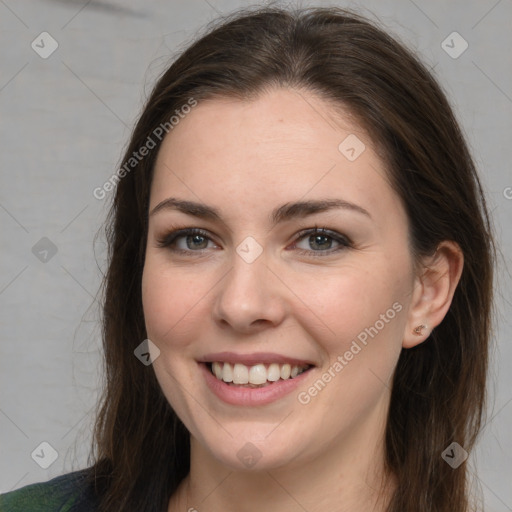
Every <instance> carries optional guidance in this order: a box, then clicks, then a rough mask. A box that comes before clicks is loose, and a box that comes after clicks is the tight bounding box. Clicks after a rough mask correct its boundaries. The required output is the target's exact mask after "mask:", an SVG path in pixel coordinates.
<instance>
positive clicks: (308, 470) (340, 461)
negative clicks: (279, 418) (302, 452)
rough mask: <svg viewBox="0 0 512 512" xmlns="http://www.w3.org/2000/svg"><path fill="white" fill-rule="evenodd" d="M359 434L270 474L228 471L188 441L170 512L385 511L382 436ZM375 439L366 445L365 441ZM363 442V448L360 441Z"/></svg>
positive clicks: (388, 483)
mask: <svg viewBox="0 0 512 512" xmlns="http://www.w3.org/2000/svg"><path fill="white" fill-rule="evenodd" d="M363 430H364V431H363V432H361V431H360V432H358V434H357V436H356V437H357V438H358V439H352V440H350V441H349V442H346V443H343V446H344V447H343V449H340V447H339V443H338V445H336V446H333V445H326V446H325V450H324V451H323V453H322V454H320V456H318V457H316V458H315V459H313V460H301V461H300V462H298V461H294V462H291V463H289V464H286V465H285V466H282V467H280V468H273V469H269V470H260V471H255V470H250V471H238V470H232V469H230V468H228V467H226V466H224V465H223V464H221V463H220V462H219V461H218V460H217V459H214V458H213V457H212V456H211V454H210V453H209V452H206V451H205V450H204V449H203V447H202V446H201V445H200V444H199V443H198V442H197V441H196V440H195V439H193V438H192V440H191V469H190V473H189V475H188V476H187V477H186V478H185V479H184V480H183V481H182V483H181V485H180V487H179V488H178V490H177V491H176V493H174V495H173V496H172V497H171V500H170V502H169V509H168V510H169V512H171V511H172V512H177V511H179V512H181V511H183V512H194V510H197V511H199V510H208V511H210V512H231V511H235V510H236V511H237V512H259V511H261V510H279V511H280V512H292V511H293V512H296V511H297V510H307V511H308V512H320V511H322V512H323V511H325V510H336V511H337V512H348V511H350V512H363V511H364V512H368V511H372V512H384V511H385V510H386V505H387V504H388V501H389V499H390V498H391V494H392V492H393V491H394V489H395V487H396V482H395V480H394V477H393V476H390V475H387V474H386V472H385V469H384V468H385V465H384V452H383V446H384V443H383V435H382V434H381V435H379V436H375V437H371V436H369V434H375V432H372V433H370V432H367V431H366V430H365V429H363ZM369 439H374V440H375V441H374V442H373V443H372V445H371V446H369V443H368V440H369ZM362 440H364V443H365V445H364V446H365V448H364V449H363V450H358V449H356V448H361V444H360V442H361V441H362Z"/></svg>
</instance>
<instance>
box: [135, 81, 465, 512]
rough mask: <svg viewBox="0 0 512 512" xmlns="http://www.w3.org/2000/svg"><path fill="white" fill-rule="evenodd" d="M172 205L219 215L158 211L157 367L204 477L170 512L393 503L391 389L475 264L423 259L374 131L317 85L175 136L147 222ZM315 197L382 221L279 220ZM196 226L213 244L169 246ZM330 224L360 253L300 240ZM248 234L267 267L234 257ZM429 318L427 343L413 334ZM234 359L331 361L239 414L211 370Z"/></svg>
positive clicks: (221, 104)
mask: <svg viewBox="0 0 512 512" xmlns="http://www.w3.org/2000/svg"><path fill="white" fill-rule="evenodd" d="M349 134H355V135H356V136H357V137H358V138H359V139H360V140H361V141H363V142H364V144H365V146H366V149H365V150H364V151H363V152H362V153H361V154H360V156H359V157H358V158H356V159H355V160H354V161H349V160H348V159H347V158H346V157H345V156H344V154H342V153H341V152H340V151H339V149H338V146H339V144H340V142H342V141H343V140H344V139H345V138H346V137H347V136H348V135H349ZM169 197H175V198H179V199H182V200H189V201H196V202H200V203H204V204H207V205H209V206H212V207H215V208H216V209H218V210H219V212H220V215H221V220H209V219H202V218H197V217H195V216H192V215H189V214H185V213H183V212H179V211H176V210H173V209H162V210H160V211H158V212H157V213H154V214H152V215H150V218H149V231H148V240H147V253H146V261H145V266H144V273H143V280H142V289H143V306H144V315H145V321H146V327H147V333H148V337H149V339H151V340H152V341H153V342H154V343H155V344H156V345H157V346H158V348H159V349H160V351H161V352H160V356H159V357H158V358H157V359H156V360H155V361H154V363H153V367H154V371H155V373H156V376H157V378H158V381H159V383H160V385H161V387H162V390H163V392H164V394H165V396H166V397H167V399H168V401H169V403H170V404H171V405H172V407H173V408H174V409H175V411H176V412H177V414H178V416H179V417H180V418H181V420H182V421H183V422H184V424H185V425H186V427H187V428H188V430H189V432H190V434H191V471H190V474H189V475H188V477H187V478H186V479H185V480H184V481H183V482H182V484H181V486H180V487H179V489H178V491H177V492H176V493H175V494H174V495H173V496H172V497H171V499H170V502H169V510H173V511H174V510H189V509H190V508H195V509H197V510H209V511H214V512H216V511H221V510H222V511H223V512H226V511H231V510H237V511H240V510H242V511H247V512H248V511H261V510H280V511H284V512H288V511H299V510H307V511H309V512H314V511H320V510H336V511H348V510H350V511H351V512H354V511H356V512H357V511H363V510H364V511H368V510H384V505H385V502H386V499H387V498H388V497H389V493H390V492H391V491H392V490H393V488H394V485H395V484H396V482H395V481H394V478H393V476H392V475H386V474H385V473H384V471H383V468H384V448H383V439H384V432H385V425H386V416H387V412H388V406H389V399H390V386H391V378H392V375H393V371H394V368H395V366H396V363H397V360H398V357H399V355H400V352H401V350H403V349H407V348H410V347H412V346H414V345H416V344H418V343H421V342H423V341H425V340H426V339H427V338H428V335H429V333H430V331H431V329H432V328H434V327H435V326H436V325H438V324H439V323H440V322H441V321H442V319H443V317H444V315H445V314H446V312H447V310H448V308H449V305H450V302H451V299H452V296H453V292H454V290H455V287H456V284H457V282H458V280H459V277H460V273H461V270H462V264H463V258H462V255H461V253H460V250H459V249H458V247H457V246H456V245H455V244H454V243H452V242H443V243H442V244H441V245H440V246H439V248H438V251H437V252H436V254H435V255H433V256H432V257H430V258H428V259H425V260H424V261H422V262H421V265H420V266H419V267H416V266H415V265H414V264H413V263H414V262H413V260H412V257H411V254H410V251H409V246H408V219H407V216H406V213H405V210H404V208H403V206H402V204H401V201H400V199H399V198H398V196H397V194H396V193H395V192H394V191H393V190H392V188H391V187H390V185H389V183H388V181H387V179H386V170H385V165H384V162H383V161H382V160H381V159H380V158H379V156H378V154H377V152H376V150H375V148H374V146H373V144H372V142H371V140H370V139H369V137H368V135H367V134H366V133H365V132H364V130H363V129H362V128H361V127H360V126H358V125H357V123H355V122H354V120H353V118H352V117H351V116H350V115H349V114H348V113H347V114H346V115H341V114H339V113H338V114H336V115H334V114H333V109H332V107H331V106H330V105H329V104H328V103H326V102H325V101H324V100H322V99H320V98H318V97H316V96H314V95H313V94H312V93H309V92H305V91H297V90H291V89H274V90H272V91H267V92H265V93H264V94H263V95H261V96H260V97H259V98H258V99H255V100H252V101H250V102H249V101H247V102H242V101H239V100H232V99H215V100H209V101H205V102H202V103H200V104H199V105H198V106H197V107H195V108H194V109H193V110H192V112H191V113H190V114H188V115H187V117H186V118H184V119H183V120H181V121H180V123H179V125H177V126H176V127H175V128H174V129H173V131H172V132H170V133H169V135H167V137H166V138H165V140H164V142H163V145H162V147H161V149H160V151H159V154H158V159H157V163H156V167H155V175H154V180H153V183H152V188H151V196H150V205H149V211H150V212H152V211H153V209H154V208H155V206H157V205H158V204H159V203H160V202H161V201H164V200H165V199H167V198H169ZM313 199H343V200H345V201H349V202H350V203H353V204H356V205H358V206H360V207H361V208H364V209H365V210H366V211H367V212H368V214H369V215H365V214H362V213H360V212H357V211H354V210H351V209H332V210H329V211H324V212H319V213H315V214H313V215H308V216H304V217H301V218H292V219H289V220H286V221H283V222H281V223H279V224H277V225H275V226H273V225H272V224H271V223H270V221H269V216H270V213H271V212H272V210H273V209H275V208H276V207H279V206H281V205H283V204H286V203H290V202H294V201H299V200H300V201H305V200H313ZM186 227H191V228H201V229H203V230H205V231H207V232H208V238H206V239H204V238H201V237H199V239H196V240H195V241H194V237H189V239H188V245H187V238H186V236H182V237H181V238H180V239H178V240H177V241H176V243H175V246H174V248H181V249H184V250H185V251H188V252H187V253H186V254H178V253H176V252H173V251H172V248H171V247H159V246H158V240H159V239H160V238H162V237H164V236H165V235H166V234H167V233H168V232H169V231H171V230H173V229H176V228H186ZM315 227H319V228H327V229H329V230H331V231H334V232H336V233H339V234H340V235H345V236H348V237H349V238H350V239H351V241H352V242H353V244H352V245H350V246H348V247H346V246H343V245H341V244H339V243H338V242H337V241H336V240H335V239H334V238H327V239H321V242H326V243H323V245H322V244H321V245H320V246H319V245H318V244H317V245H315V238H314V237H313V239H311V238H310V235H306V236H303V237H302V238H300V239H299V238H298V233H299V232H300V231H301V230H304V229H309V228H311V229H313V228H315ZM249 236H250V237H253V238H254V239H255V240H256V241H257V243H258V244H259V245H260V247H261V249H262V253H261V255H260V256H259V257H257V258H256V259H255V260H254V261H253V262H251V263H248V262H247V261H245V260H244V259H243V258H242V257H241V256H240V255H239V254H238V253H237V251H236V248H237V247H238V246H239V245H240V244H241V243H242V242H243V241H244V240H245V239H246V238H247V237H249ZM337 248H341V250H339V251H336V249H337ZM300 250H302V251H306V253H301V252H300ZM307 251H309V252H307ZM319 252H322V253H323V254H324V255H323V256H322V254H320V256H319V257H315V254H318V253H319ZM311 253H314V254H311ZM325 254H327V255H325ZM418 268H419V270H418ZM397 303H398V304H399V305H400V306H401V308H400V311H399V312H396V315H394V317H393V318H392V319H389V318H388V322H386V323H385V325H384V327H383V328H381V329H379V330H378V334H377V335H375V336H374V337H373V338H369V340H368V343H367V345H366V346H362V350H360V352H358V353H357V354H356V355H355V356H354V357H353V358H352V360H350V361H348V364H347V365H346V366H344V367H343V369H342V371H339V372H337V373H335V377H334V378H332V379H331V380H330V382H329V383H328V384H327V385H326V386H325V388H323V389H322V391H321V392H319V393H317V394H316V396H313V397H311V400H310V401H309V403H307V404H303V403H300V402H299V400H298V397H297V395H298V393H299V392H301V391H303V392H304V391H305V392H307V390H308V389H309V388H310V387H311V386H312V385H313V384H314V383H315V381H317V380H318V379H319V378H321V376H322V375H323V374H324V373H325V372H328V371H329V368H332V366H333V364H334V362H335V361H336V360H337V357H338V356H343V355H344V353H345V352H346V351H347V350H349V349H350V346H351V343H352V342H353V340H354V339H356V338H357V336H358V334H360V333H361V332H362V331H364V329H365V328H369V327H370V326H374V325H376V322H377V321H378V320H379V319H380V318H382V317H381V315H382V314H385V313H386V311H388V310H389V309H390V308H392V305H393V304H395V305H396V304H397ZM420 324H424V325H426V326H427V327H426V328H425V329H424V330H423V333H422V335H420V336H418V335H415V334H413V333H412V330H413V329H414V327H416V326H418V325H420ZM379 325H380V324H379ZM360 345H361V344H360ZM221 351H231V352H236V353H241V354H251V353H254V352H272V353H279V354H283V355H286V356H289V357H294V358H298V359H304V360H309V361H312V362H314V364H315V368H313V369H312V370H311V371H310V372H309V374H308V375H307V377H306V378H305V379H304V381H303V382H302V383H301V385H300V387H299V389H298V390H297V392H295V391H294V392H292V393H290V394H289V395H287V396H285V397H283V398H281V399H279V400H278V401H277V402H275V403H271V404H268V405H264V406H257V407H251V406H235V405H229V404H226V403H224V402H222V401H220V400H219V398H217V397H216V396H215V395H214V394H213V393H212V392H211V391H210V390H209V388H208V387H207V385H206V383H205V379H204V377H203V375H202V374H201V372H200V371H199V369H198V364H197V362H196V361H197V360H198V359H199V358H200V357H201V356H203V355H205V354H206V353H209V352H210V353H211V352H221ZM331 371H332V370H331ZM248 442H250V443H252V444H253V445H254V446H255V447H256V448H257V450H258V453H259V454H260V455H261V458H260V459H259V460H258V462H257V464H256V465H254V466H253V467H251V468H248V467H247V466H246V465H244V464H243V462H242V461H241V460H240V459H239V458H238V457H237V453H238V452H239V451H240V450H241V449H242V448H243V447H244V445H246V443H248ZM381 484H382V485H383V487H381V486H380V485H381ZM379 498H380V501H379Z"/></svg>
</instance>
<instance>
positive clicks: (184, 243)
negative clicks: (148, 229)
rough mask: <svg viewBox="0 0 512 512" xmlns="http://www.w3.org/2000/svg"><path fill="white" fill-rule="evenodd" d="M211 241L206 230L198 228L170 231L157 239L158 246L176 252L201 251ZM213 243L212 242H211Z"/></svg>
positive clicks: (206, 247)
mask: <svg viewBox="0 0 512 512" xmlns="http://www.w3.org/2000/svg"><path fill="white" fill-rule="evenodd" d="M209 242H212V240H211V238H210V237H209V236H208V233H207V232H206V231H203V230H202V229H198V228H185V229H178V230H175V231H171V232H170V233H168V234H166V235H165V236H163V237H162V238H159V239H158V241H157V244H158V247H167V248H168V249H169V250H171V251H174V252H178V253H190V252H201V251H203V250H205V249H208V248H209V247H208V243H209ZM212 243H213V242H212Z"/></svg>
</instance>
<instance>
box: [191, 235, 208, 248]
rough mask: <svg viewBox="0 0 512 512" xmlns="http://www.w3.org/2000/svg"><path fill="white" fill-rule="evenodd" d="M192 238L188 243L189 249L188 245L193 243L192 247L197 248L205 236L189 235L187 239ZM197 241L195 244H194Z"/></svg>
mask: <svg viewBox="0 0 512 512" xmlns="http://www.w3.org/2000/svg"><path fill="white" fill-rule="evenodd" d="M190 240H192V244H188V243H187V245H188V246H189V249H190V248H191V247H190V245H194V247H196V248H198V245H201V242H203V244H204V241H205V238H204V237H203V236H202V235H189V237H188V241H190ZM196 243H197V245H196ZM199 248H200V249H204V247H199Z"/></svg>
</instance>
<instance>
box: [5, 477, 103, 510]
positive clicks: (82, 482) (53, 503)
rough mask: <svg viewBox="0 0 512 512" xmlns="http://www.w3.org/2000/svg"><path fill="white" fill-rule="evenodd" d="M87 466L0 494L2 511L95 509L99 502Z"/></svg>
mask: <svg viewBox="0 0 512 512" xmlns="http://www.w3.org/2000/svg"><path fill="white" fill-rule="evenodd" d="M86 472H87V470H81V471H75V472H73V473H67V474H65V475H63V476H59V477H57V478H54V479H53V480H50V481H48V482H44V483H38V484H32V485H27V486H25V487H22V488H21V489H17V490H15V491H11V492H8V493H7V494H2V495H0V512H94V511H95V510H97V503H96V500H95V499H94V496H93V495H92V493H91V491H90V490H89V489H88V488H87V485H86Z"/></svg>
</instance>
